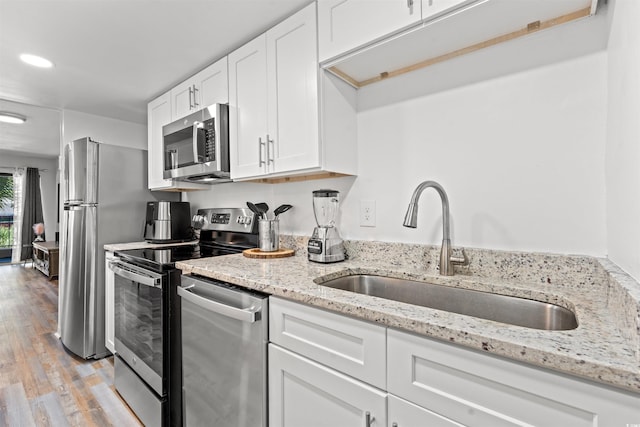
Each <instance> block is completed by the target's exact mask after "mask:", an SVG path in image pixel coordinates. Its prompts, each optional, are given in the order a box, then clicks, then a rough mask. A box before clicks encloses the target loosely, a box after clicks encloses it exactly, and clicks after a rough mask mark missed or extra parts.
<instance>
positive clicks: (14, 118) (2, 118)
mask: <svg viewBox="0 0 640 427" xmlns="http://www.w3.org/2000/svg"><path fill="white" fill-rule="evenodd" d="M26 121H27V118H26V117H25V116H23V115H22V114H17V113H9V112H8V111H0V122H5V123H13V124H22V123H24V122H26Z"/></svg>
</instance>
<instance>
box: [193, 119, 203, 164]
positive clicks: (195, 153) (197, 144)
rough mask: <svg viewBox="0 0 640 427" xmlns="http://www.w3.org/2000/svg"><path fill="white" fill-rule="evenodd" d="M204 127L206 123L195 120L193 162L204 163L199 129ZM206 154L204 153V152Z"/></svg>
mask: <svg viewBox="0 0 640 427" xmlns="http://www.w3.org/2000/svg"><path fill="white" fill-rule="evenodd" d="M199 129H204V124H203V123H201V122H193V163H194V164H197V163H202V162H201V161H200V160H199V158H200V153H199V151H200V140H199V139H198V130H199ZM203 155H204V153H203Z"/></svg>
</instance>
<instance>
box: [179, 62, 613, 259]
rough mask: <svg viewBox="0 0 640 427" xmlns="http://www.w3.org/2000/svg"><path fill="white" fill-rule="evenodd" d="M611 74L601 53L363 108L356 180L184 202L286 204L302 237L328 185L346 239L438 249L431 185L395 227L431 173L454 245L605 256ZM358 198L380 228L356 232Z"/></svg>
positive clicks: (249, 189)
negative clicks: (406, 220) (407, 224)
mask: <svg viewBox="0 0 640 427" xmlns="http://www.w3.org/2000/svg"><path fill="white" fill-rule="evenodd" d="M606 72H607V61H606V53H605V52H601V53H598V54H593V55H589V56H584V57H581V58H577V59H572V60H569V61H566V62H561V63H557V64H554V65H550V66H545V67H541V68H536V69H531V70H528V71H525V72H520V73H515V74H510V75H507V76H504V77H499V78H496V79H492V80H486V81H482V82H479V83H474V84H471V85H468V86H463V87H459V88H456V89H452V90H448V91H445V92H440V93H436V94H433V95H427V96H423V97H419V98H416V99H412V100H408V101H403V102H400V103H397V104H393V105H387V106H384V107H380V108H376V109H371V110H368V111H362V112H360V113H359V114H358V149H359V173H358V176H357V177H355V178H335V179H331V180H322V181H307V182H300V183H289V184H275V185H265V184H249V183H244V184H240V185H238V184H237V183H233V184H223V185H220V186H214V187H212V189H211V190H210V191H207V192H200V193H188V194H186V196H185V199H186V200H189V201H191V202H192V204H193V205H194V209H195V208H197V207H211V206H244V202H245V201H246V200H251V201H254V202H256V201H262V200H266V201H267V202H269V203H270V204H271V205H272V209H273V207H275V206H277V205H278V204H280V203H290V204H292V205H294V206H295V208H294V209H293V210H291V211H289V212H288V213H286V214H284V215H283V216H282V217H281V218H282V224H281V231H282V232H287V233H293V234H302V235H308V234H310V233H311V231H312V229H313V226H314V224H315V222H314V219H313V215H312V209H311V191H313V190H315V189H319V188H323V187H325V188H326V187H329V188H334V189H337V190H339V191H340V192H341V197H342V200H343V203H342V209H341V218H340V221H339V227H340V230H341V233H342V235H343V236H344V237H346V238H352V239H363V240H381V241H397V242H415V243H432V244H440V240H441V238H442V237H441V233H442V229H441V222H440V210H441V207H440V201H439V199H438V197H437V193H435V192H434V191H432V190H427V191H426V192H425V193H423V196H422V200H421V201H420V217H419V219H418V229H416V230H412V229H408V228H404V227H403V226H402V220H403V217H404V214H405V210H406V208H407V205H408V202H409V199H410V197H411V193H412V192H413V190H414V188H415V187H416V186H417V184H419V183H420V182H421V181H423V180H427V179H431V180H436V181H438V182H440V183H441V184H442V185H443V186H444V188H445V189H446V191H447V193H448V195H449V199H450V202H451V215H452V231H453V241H454V245H462V246H469V247H481V248H492V249H505V250H522V251H541V252H554V253H579V254H588V255H598V256H604V255H605V254H606V230H605V174H604V161H603V159H604V152H605V142H604V141H605V135H606V101H607V96H606V94H607V92H606ZM361 90H362V89H361ZM378 96H384V93H383V94H381V95H378ZM361 200H375V201H376V207H377V209H376V211H377V218H376V219H377V226H376V227H375V228H369V227H360V225H359V221H358V216H359V209H360V201H361Z"/></svg>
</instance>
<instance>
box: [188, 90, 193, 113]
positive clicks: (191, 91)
mask: <svg viewBox="0 0 640 427" xmlns="http://www.w3.org/2000/svg"><path fill="white" fill-rule="evenodd" d="M192 96H193V86H189V110H193V100H192Z"/></svg>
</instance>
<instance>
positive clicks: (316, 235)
mask: <svg viewBox="0 0 640 427" xmlns="http://www.w3.org/2000/svg"><path fill="white" fill-rule="evenodd" d="M338 193H339V192H338V191H336V190H316V191H314V192H313V214H314V216H315V217H316V223H317V224H318V226H317V227H316V228H314V229H313V235H312V236H311V238H310V239H309V243H308V245H307V252H308V254H309V261H314V262H321V263H329V262H338V261H344V258H345V254H344V245H343V243H342V238H341V237H340V235H339V234H338V229H337V228H336V225H335V223H336V216H337V215H338V202H339V200H338Z"/></svg>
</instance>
